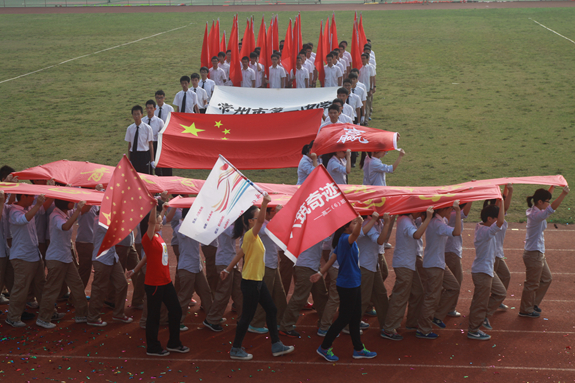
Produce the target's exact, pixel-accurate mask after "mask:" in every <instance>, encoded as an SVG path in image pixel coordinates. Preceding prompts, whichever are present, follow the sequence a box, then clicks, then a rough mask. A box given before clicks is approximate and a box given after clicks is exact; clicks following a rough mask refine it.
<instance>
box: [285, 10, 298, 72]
mask: <svg viewBox="0 0 575 383" xmlns="http://www.w3.org/2000/svg"><path fill="white" fill-rule="evenodd" d="M292 46H293V37H292V28H291V19H290V20H289V24H288V29H287V30H286V37H285V40H284V49H283V50H282V66H283V67H284V69H285V71H286V73H287V74H288V76H289V73H290V71H291V70H292V69H293V68H294V66H295V65H294V62H293V57H292Z"/></svg>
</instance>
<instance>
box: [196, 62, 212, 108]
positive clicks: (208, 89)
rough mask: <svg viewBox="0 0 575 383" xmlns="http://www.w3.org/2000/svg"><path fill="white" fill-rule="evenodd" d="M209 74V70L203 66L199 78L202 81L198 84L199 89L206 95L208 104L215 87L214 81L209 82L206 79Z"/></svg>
mask: <svg viewBox="0 0 575 383" xmlns="http://www.w3.org/2000/svg"><path fill="white" fill-rule="evenodd" d="M209 73H210V70H209V69H208V67H205V66H203V67H201V68H200V77H201V78H202V79H201V80H200V81H199V82H198V85H199V86H200V88H202V89H203V90H205V91H206V93H207V94H208V102H210V99H211V98H212V94H214V89H215V87H216V83H215V82H214V80H210V79H209V78H208V74H209Z"/></svg>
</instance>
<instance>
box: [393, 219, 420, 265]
mask: <svg viewBox="0 0 575 383" xmlns="http://www.w3.org/2000/svg"><path fill="white" fill-rule="evenodd" d="M416 231H417V225H416V224H415V220H414V219H413V217H412V216H411V214H410V215H401V216H399V217H398V218H397V223H396V229H395V248H394V249H393V261H392V267H393V268H394V269H395V268H396V267H405V268H406V269H410V270H413V271H415V261H416V257H417V240H416V239H414V238H413V234H414V233H415V232H416Z"/></svg>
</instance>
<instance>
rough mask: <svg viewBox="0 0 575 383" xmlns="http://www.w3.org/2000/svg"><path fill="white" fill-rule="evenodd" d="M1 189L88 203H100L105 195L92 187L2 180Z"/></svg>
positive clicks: (12, 192)
mask: <svg viewBox="0 0 575 383" xmlns="http://www.w3.org/2000/svg"><path fill="white" fill-rule="evenodd" d="M0 190H4V193H6V194H8V193H10V194H26V195H40V194H44V195H46V197H47V198H56V199H63V200H66V201H72V202H80V201H86V203H87V204H88V205H99V204H100V203H101V202H102V198H103V197H104V193H102V192H99V191H96V190H92V189H80V188H74V187H66V186H50V185H32V184H26V183H12V182H0Z"/></svg>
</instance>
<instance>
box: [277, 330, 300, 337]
mask: <svg viewBox="0 0 575 383" xmlns="http://www.w3.org/2000/svg"><path fill="white" fill-rule="evenodd" d="M279 333H280V335H285V336H288V337H290V338H301V335H300V334H299V332H297V331H296V330H291V331H281V330H280V332H279Z"/></svg>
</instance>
